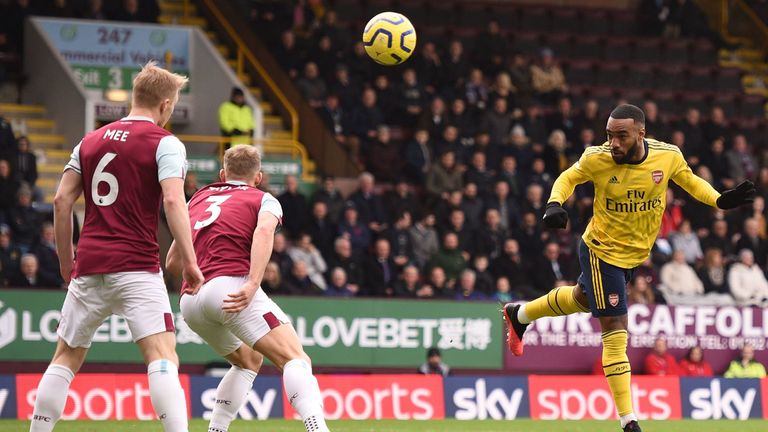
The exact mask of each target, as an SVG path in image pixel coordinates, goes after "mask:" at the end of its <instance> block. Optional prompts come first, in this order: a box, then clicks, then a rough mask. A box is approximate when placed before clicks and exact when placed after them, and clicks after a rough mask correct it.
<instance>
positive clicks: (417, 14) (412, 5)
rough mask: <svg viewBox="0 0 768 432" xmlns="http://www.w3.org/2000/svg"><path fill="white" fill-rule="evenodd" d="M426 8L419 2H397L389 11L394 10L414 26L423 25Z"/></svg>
mask: <svg viewBox="0 0 768 432" xmlns="http://www.w3.org/2000/svg"><path fill="white" fill-rule="evenodd" d="M425 9H426V6H425V4H424V3H422V2H420V1H399V2H395V3H394V4H393V5H392V9H391V10H396V11H398V12H400V13H402V14H403V15H405V16H407V17H408V19H409V20H410V21H411V22H412V23H413V24H414V25H416V24H421V23H425V22H426V21H425V19H426V17H427V16H428V15H427V13H426V10H425ZM447 24H453V23H447Z"/></svg>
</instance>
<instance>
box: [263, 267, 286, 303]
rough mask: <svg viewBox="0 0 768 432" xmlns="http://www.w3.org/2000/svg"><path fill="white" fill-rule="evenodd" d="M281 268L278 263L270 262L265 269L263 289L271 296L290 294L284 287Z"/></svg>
mask: <svg viewBox="0 0 768 432" xmlns="http://www.w3.org/2000/svg"><path fill="white" fill-rule="evenodd" d="M282 279H283V277H282V275H281V274H280V267H278V266H277V263H275V262H273V261H270V262H268V263H267V267H266V268H265V269H264V277H263V278H262V279H261V289H263V290H264V291H265V292H266V293H267V294H269V295H271V296H272V295H280V294H289V293H288V292H287V290H286V288H285V286H283V283H282Z"/></svg>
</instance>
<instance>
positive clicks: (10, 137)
mask: <svg viewBox="0 0 768 432" xmlns="http://www.w3.org/2000/svg"><path fill="white" fill-rule="evenodd" d="M18 151H19V146H18V144H17V143H16V135H14V133H13V126H12V125H11V122H9V121H8V120H6V119H5V118H3V117H2V116H0V159H4V160H7V161H12V160H15V158H16V153H17V152H18Z"/></svg>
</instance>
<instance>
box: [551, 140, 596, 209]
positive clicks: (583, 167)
mask: <svg viewBox="0 0 768 432" xmlns="http://www.w3.org/2000/svg"><path fill="white" fill-rule="evenodd" d="M599 147H602V146H599ZM596 148H598V147H597V146H595V147H590V148H588V149H586V150H584V153H583V154H582V155H581V157H580V158H579V160H578V161H577V162H576V163H575V164H573V165H571V166H570V167H569V168H568V169H567V170H565V171H563V172H562V173H561V174H560V175H559V176H558V177H557V180H555V184H554V185H552V193H551V194H550V195H549V201H547V202H557V203H558V204H562V203H564V202H565V201H566V200H568V198H569V197H570V196H571V194H573V190H574V189H576V186H578V185H580V184H582V183H586V182H588V181H592V171H591V169H590V168H591V167H590V164H589V162H588V159H589V157H590V156H591V155H594V154H596V153H597V151H596V150H594V149H596Z"/></svg>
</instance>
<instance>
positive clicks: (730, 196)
mask: <svg viewBox="0 0 768 432" xmlns="http://www.w3.org/2000/svg"><path fill="white" fill-rule="evenodd" d="M755 193H756V192H755V184H754V183H752V182H751V181H749V180H747V181H743V182H741V183H739V185H738V186H736V189H728V190H727V191H725V192H723V193H722V194H721V195H720V198H718V199H717V207H718V208H721V209H723V210H728V209H732V208H736V207H739V206H742V205H744V204H749V203H751V202H752V201H754V200H755Z"/></svg>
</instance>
